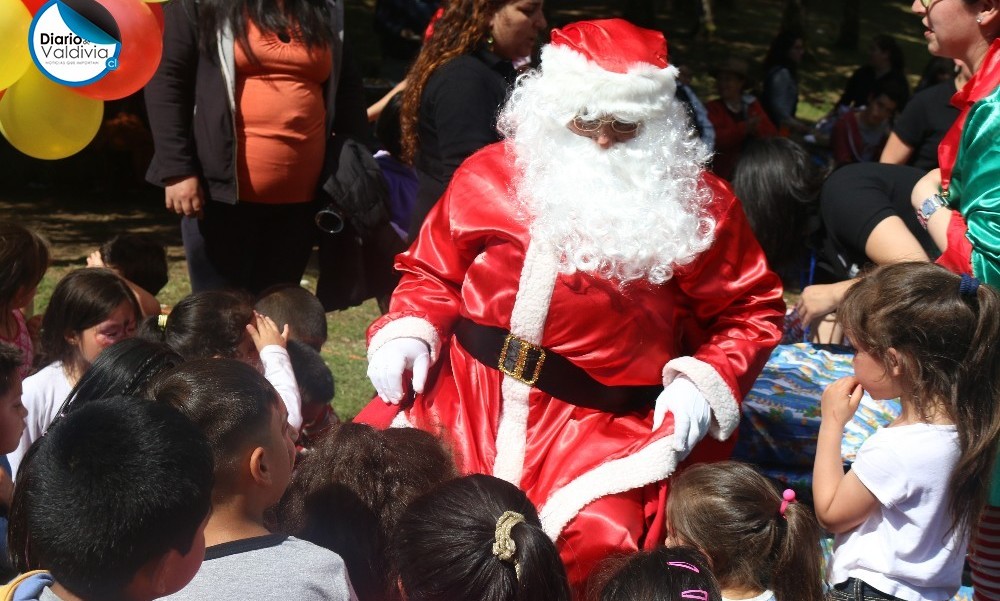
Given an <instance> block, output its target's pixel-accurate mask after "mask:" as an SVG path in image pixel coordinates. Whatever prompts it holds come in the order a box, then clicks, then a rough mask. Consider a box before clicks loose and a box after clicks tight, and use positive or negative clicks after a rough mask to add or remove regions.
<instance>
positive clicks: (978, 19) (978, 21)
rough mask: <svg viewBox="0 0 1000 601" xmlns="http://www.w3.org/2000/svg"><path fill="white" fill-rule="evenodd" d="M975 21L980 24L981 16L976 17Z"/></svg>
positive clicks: (981, 21)
mask: <svg viewBox="0 0 1000 601" xmlns="http://www.w3.org/2000/svg"><path fill="white" fill-rule="evenodd" d="M976 23H979V24H980V25H982V24H983V18H982V17H981V16H980V17H976Z"/></svg>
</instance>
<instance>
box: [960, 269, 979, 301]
mask: <svg viewBox="0 0 1000 601" xmlns="http://www.w3.org/2000/svg"><path fill="white" fill-rule="evenodd" d="M978 290H979V280H977V279H976V278H974V277H972V276H971V275H969V274H967V273H963V274H962V281H961V282H959V284H958V293H959V294H961V295H962V296H975V295H976V291H978Z"/></svg>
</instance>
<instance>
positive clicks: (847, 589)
mask: <svg viewBox="0 0 1000 601" xmlns="http://www.w3.org/2000/svg"><path fill="white" fill-rule="evenodd" d="M826 598H827V599H828V600H830V601H901V600H900V599H899V597H893V596H892V595H887V594H885V593H883V592H882V591H880V590H878V589H876V588H875V587H873V586H871V585H870V584H867V583H866V582H864V581H862V580H858V579H857V578H848V579H847V580H845V581H844V582H841V583H840V584H837V585H834V586H833V588H831V589H830V592H829V593H827V597H826Z"/></svg>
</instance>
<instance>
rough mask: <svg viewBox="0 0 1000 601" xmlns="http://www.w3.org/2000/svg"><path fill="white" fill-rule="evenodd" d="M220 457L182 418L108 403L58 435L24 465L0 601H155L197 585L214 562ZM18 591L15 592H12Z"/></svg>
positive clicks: (143, 405) (58, 426)
mask: <svg viewBox="0 0 1000 601" xmlns="http://www.w3.org/2000/svg"><path fill="white" fill-rule="evenodd" d="M211 492H212V454H211V451H210V450H209V448H208V444H207V443H206V442H205V437H204V436H202V434H201V433H200V432H198V430H197V429H196V428H195V427H194V426H193V425H191V423H190V422H189V421H188V420H187V419H185V418H184V416H182V415H180V414H179V413H178V412H177V411H176V410H174V409H172V408H170V407H167V406H164V405H161V404H156V403H152V402H149V401H144V400H142V399H137V398H127V397H118V398H113V399H102V400H99V401H95V402H93V403H90V404H88V405H86V406H85V407H81V408H80V409H79V410H78V411H74V412H73V413H71V414H69V415H67V416H66V417H65V418H63V419H60V420H59V421H58V422H57V423H54V424H53V425H52V428H50V429H49V431H48V432H47V433H46V435H45V437H44V438H43V439H42V440H40V441H39V442H38V444H37V445H35V446H33V447H32V449H31V452H30V453H29V454H28V456H27V457H26V458H25V461H24V465H23V466H22V471H21V475H20V477H19V478H18V480H17V490H15V492H14V503H13V506H12V508H11V513H10V543H11V549H13V551H14V553H13V559H14V564H15V567H16V568H17V569H18V570H20V571H22V572H27V571H29V570H38V569H42V570H46V572H34V573H29V574H27V575H26V576H25V577H22V578H20V579H18V581H15V582H12V583H11V584H9V585H7V586H6V587H3V589H0V595H4V596H3V598H5V599H8V598H15V599H25V600H29V599H30V600H34V599H37V600H39V601H60V600H70V599H73V600H81V601H107V600H114V599H118V600H126V599H127V600H128V601H147V600H150V599H156V598H158V597H162V596H164V595H168V594H170V593H173V592H175V591H177V590H179V589H181V588H182V587H183V586H184V585H185V584H187V583H188V581H189V580H191V577H192V576H194V573H195V572H196V571H197V570H198V566H199V565H200V564H201V561H202V557H203V556H204V554H205V536H204V528H205V518H206V516H207V515H208V512H209V507H210V503H211ZM14 589H16V590H14Z"/></svg>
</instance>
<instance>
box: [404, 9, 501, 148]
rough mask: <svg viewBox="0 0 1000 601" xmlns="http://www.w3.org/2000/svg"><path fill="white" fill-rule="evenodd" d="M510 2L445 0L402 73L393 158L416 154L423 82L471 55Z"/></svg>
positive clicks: (424, 84) (484, 39)
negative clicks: (398, 140)
mask: <svg viewBox="0 0 1000 601" xmlns="http://www.w3.org/2000/svg"><path fill="white" fill-rule="evenodd" d="M512 1H513V0H449V1H448V2H446V3H445V4H444V13H442V15H441V18H440V19H438V20H437V21H435V22H434V33H432V34H431V37H430V39H428V40H425V41H424V45H423V47H422V48H421V49H420V54H419V55H417V59H416V60H415V61H414V62H413V66H412V67H410V70H409V72H408V73H407V74H406V79H407V82H408V83H407V85H406V90H404V91H403V105H402V109H401V111H400V127H401V130H402V153H401V154H400V155H399V156H397V157H396V158H397V159H399V160H401V161H403V162H404V163H410V164H412V163H413V159H414V157H416V155H417V146H418V145H419V140H417V133H418V119H419V113H420V99H421V97H423V95H424V88H425V87H426V86H427V80H429V79H430V77H431V75H433V74H434V72H435V71H437V69H438V68H439V67H441V66H442V65H444V64H445V63H447V62H448V61H450V60H452V59H454V58H456V57H459V56H461V55H463V54H467V53H469V52H472V51H473V50H474V49H475V48H476V47H477V46H479V45H480V44H482V43H484V42H485V41H486V37H487V35H488V34H489V30H490V20H491V19H492V18H493V15H494V14H495V13H496V12H497V11H498V10H500V9H501V8H503V7H504V6H506V5H507V4H510V3H511V2H512Z"/></svg>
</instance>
